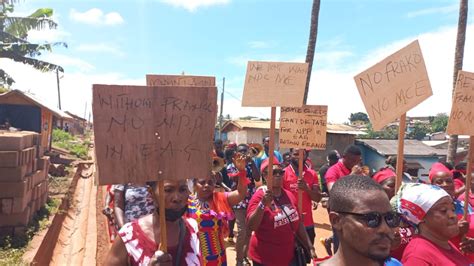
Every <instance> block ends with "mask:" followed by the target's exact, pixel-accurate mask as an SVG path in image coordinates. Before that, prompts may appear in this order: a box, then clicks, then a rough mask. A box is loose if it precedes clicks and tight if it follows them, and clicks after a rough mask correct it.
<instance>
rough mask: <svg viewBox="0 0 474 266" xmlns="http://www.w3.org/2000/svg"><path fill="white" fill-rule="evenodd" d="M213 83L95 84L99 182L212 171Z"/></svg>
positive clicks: (134, 181) (203, 173) (136, 179)
mask: <svg viewBox="0 0 474 266" xmlns="http://www.w3.org/2000/svg"><path fill="white" fill-rule="evenodd" d="M216 97H217V90H216V88H215V87H145V86H118V85H94V86H93V106H92V107H93V113H94V134H95V152H96V157H97V165H98V173H99V184H101V185H105V184H122V183H128V182H132V183H139V184H140V183H144V182H146V181H155V180H160V179H186V178H191V177H199V176H205V175H207V174H208V173H209V165H210V160H211V158H210V156H209V154H211V152H212V146H211V143H212V136H213V133H214V127H215V120H216V112H217V111H216V110H217V105H216V101H217V99H216Z"/></svg>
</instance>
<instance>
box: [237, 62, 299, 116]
mask: <svg viewBox="0 0 474 266" xmlns="http://www.w3.org/2000/svg"><path fill="white" fill-rule="evenodd" d="M307 75H308V64H307V63H283V62H259V61H249V62H248V65H247V74H246V76H245V85H244V94H243V97H242V106H253V107H268V106H271V107H276V106H295V107H300V106H302V105H303V97H304V89H305V86H306V76H307Z"/></svg>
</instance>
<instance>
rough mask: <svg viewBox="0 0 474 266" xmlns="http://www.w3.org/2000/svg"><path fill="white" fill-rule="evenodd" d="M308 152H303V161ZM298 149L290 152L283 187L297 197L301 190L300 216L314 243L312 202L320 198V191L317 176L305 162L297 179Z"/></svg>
mask: <svg viewBox="0 0 474 266" xmlns="http://www.w3.org/2000/svg"><path fill="white" fill-rule="evenodd" d="M307 156H308V152H306V151H305V152H304V161H306V157H307ZM298 162H299V151H298V150H294V151H293V152H292V154H291V159H290V165H288V167H286V168H285V170H284V171H285V174H284V176H283V188H284V189H286V190H289V191H291V193H292V194H293V195H294V196H295V198H296V199H298V190H299V189H300V190H302V191H303V197H302V200H303V202H302V203H303V204H302V216H303V224H304V226H305V229H306V232H307V233H308V236H309V239H310V240H311V243H313V244H314V238H315V237H316V234H315V232H314V221H313V212H312V202H311V201H315V202H319V201H320V200H321V192H320V190H319V183H318V177H317V175H316V172H315V171H314V170H313V169H311V168H309V167H308V166H307V165H306V164H303V179H301V180H299V179H298V174H299V169H298V166H299V165H298Z"/></svg>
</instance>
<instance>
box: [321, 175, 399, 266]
mask: <svg viewBox="0 0 474 266" xmlns="http://www.w3.org/2000/svg"><path fill="white" fill-rule="evenodd" d="M329 208H330V210H331V211H330V213H329V220H330V222H331V225H332V227H333V229H334V231H335V234H336V236H337V237H338V238H339V249H338V250H337V252H336V254H335V255H334V256H333V257H331V258H330V259H328V260H326V261H324V262H323V263H322V264H321V265H334V266H345V265H367V266H370V265H387V266H388V265H390V266H391V265H401V264H400V262H399V261H397V260H395V259H393V258H390V247H391V243H392V240H393V237H394V233H395V230H397V228H398V226H399V224H400V216H399V214H398V213H396V212H393V211H392V208H391V206H390V201H389V199H388V197H387V194H386V193H385V191H384V190H383V188H382V187H381V186H380V185H379V184H377V183H376V182H375V181H373V180H372V179H371V178H369V177H366V176H359V175H349V176H346V177H344V178H342V179H340V180H338V181H336V183H334V186H333V187H332V189H331V196H330V197H329Z"/></svg>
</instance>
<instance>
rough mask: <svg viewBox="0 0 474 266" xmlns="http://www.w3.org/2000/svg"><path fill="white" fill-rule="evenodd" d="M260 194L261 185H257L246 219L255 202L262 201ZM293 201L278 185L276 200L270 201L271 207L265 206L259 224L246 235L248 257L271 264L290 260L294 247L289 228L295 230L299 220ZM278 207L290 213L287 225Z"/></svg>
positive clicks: (252, 210)
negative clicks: (247, 239) (248, 244)
mask: <svg viewBox="0 0 474 266" xmlns="http://www.w3.org/2000/svg"><path fill="white" fill-rule="evenodd" d="M264 194H265V192H264V189H263V188H260V189H257V191H256V192H255V194H254V195H253V197H252V199H251V200H250V203H249V207H248V208H247V221H248V219H249V218H250V216H251V215H252V214H253V212H254V211H255V210H256V209H257V208H259V207H258V204H259V203H260V202H261V201H262V198H263V196H264ZM296 204H297V202H296V199H295V197H294V196H293V195H292V194H291V192H289V191H287V190H285V189H282V195H281V198H280V199H279V200H278V202H275V201H273V202H272V206H271V207H265V210H264V214H263V218H262V221H261V223H260V226H259V227H258V229H257V230H256V231H255V232H254V234H253V235H252V237H251V238H250V246H249V256H250V258H252V260H254V261H256V262H258V263H262V264H265V265H272V266H273V265H274V266H280V265H281V266H288V265H289V264H290V262H291V260H292V259H293V254H294V247H295V246H294V241H295V236H294V231H293V230H297V228H298V223H299V217H298V211H297V209H296ZM282 208H283V209H284V210H285V212H286V214H287V215H288V216H289V217H290V220H291V226H290V222H289V221H288V218H287V216H286V215H285V213H284V212H283V210H282ZM292 227H293V229H292Z"/></svg>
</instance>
